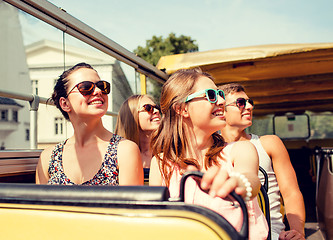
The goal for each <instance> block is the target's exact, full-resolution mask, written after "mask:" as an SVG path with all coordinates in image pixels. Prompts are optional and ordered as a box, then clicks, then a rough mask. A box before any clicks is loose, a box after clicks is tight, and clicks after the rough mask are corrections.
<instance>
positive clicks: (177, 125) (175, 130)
mask: <svg viewBox="0 0 333 240" xmlns="http://www.w3.org/2000/svg"><path fill="white" fill-rule="evenodd" d="M200 77H208V78H209V79H211V80H212V81H213V77H212V76H211V75H209V74H208V73H205V72H202V71H201V69H199V68H195V69H181V70H178V71H176V72H175V73H174V74H172V75H171V76H170V78H169V79H168V80H167V81H166V82H165V84H164V85H163V87H162V93H161V102H160V104H161V106H160V107H161V111H162V120H161V124H160V125H159V128H158V130H157V131H155V132H154V133H153V135H152V139H151V148H152V153H153V156H155V157H156V158H157V160H158V161H159V166H160V171H161V173H162V176H163V178H164V180H165V182H166V184H167V186H168V185H169V181H170V177H171V173H172V166H173V165H177V166H179V167H180V169H181V170H185V169H186V167H187V166H188V165H194V166H196V167H197V168H199V162H198V160H196V159H193V158H188V157H187V155H186V153H187V152H189V151H190V146H191V143H190V140H189V134H188V127H187V125H186V124H185V123H184V121H183V117H182V115H181V114H178V113H177V112H176V109H177V108H178V109H179V108H180V109H182V108H184V106H185V104H186V103H185V99H186V97H187V96H188V95H189V94H191V93H193V91H194V89H193V88H194V85H195V83H196V82H197V80H198V79H199V78H200ZM212 138H213V144H212V146H211V147H210V148H209V150H208V152H207V153H206V156H205V161H204V167H205V168H206V169H207V168H209V167H211V166H212V165H219V163H218V161H217V157H218V156H220V152H221V150H222V149H223V147H224V140H223V138H222V136H221V135H219V134H217V133H214V134H213V135H212Z"/></svg>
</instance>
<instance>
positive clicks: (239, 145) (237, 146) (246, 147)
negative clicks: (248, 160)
mask: <svg viewBox="0 0 333 240" xmlns="http://www.w3.org/2000/svg"><path fill="white" fill-rule="evenodd" d="M244 151H256V148H255V146H254V145H253V144H252V143H251V142H250V141H237V142H235V143H233V146H232V150H231V152H234V153H237V152H244Z"/></svg>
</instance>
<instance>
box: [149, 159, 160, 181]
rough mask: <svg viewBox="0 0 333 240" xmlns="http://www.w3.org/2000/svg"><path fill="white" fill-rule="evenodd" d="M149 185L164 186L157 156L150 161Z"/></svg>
mask: <svg viewBox="0 0 333 240" xmlns="http://www.w3.org/2000/svg"><path fill="white" fill-rule="evenodd" d="M149 185H150V186H162V175H161V172H160V168H159V166H158V162H157V158H156V157H153V158H152V160H151V163H150V172H149Z"/></svg>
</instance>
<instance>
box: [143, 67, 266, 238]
mask: <svg viewBox="0 0 333 240" xmlns="http://www.w3.org/2000/svg"><path fill="white" fill-rule="evenodd" d="M224 109H225V99H224V92H223V91H221V90H217V87H216V85H215V83H214V79H213V77H212V76H211V75H209V74H208V73H205V72H202V71H201V70H200V69H181V70H178V71H176V72H175V73H173V74H172V75H171V76H170V78H169V79H168V80H167V81H166V82H165V83H164V85H163V88H162V93H161V110H162V114H163V117H162V119H161V124H160V125H159V127H158V129H157V131H154V132H153V134H152V152H153V155H154V157H153V159H152V161H151V168H150V176H149V185H164V186H168V188H169V191H170V196H171V197H172V198H175V197H179V183H180V181H181V177H182V175H183V174H184V173H185V171H187V170H189V169H193V168H194V169H198V170H200V171H202V172H204V177H203V178H202V181H201V185H200V187H199V186H198V184H197V182H196V181H195V180H193V179H188V180H187V182H186V189H187V191H185V195H186V196H185V202H188V203H191V204H198V205H201V206H204V207H208V208H210V209H212V210H214V211H216V212H218V213H219V214H221V215H222V216H223V217H225V218H226V219H227V220H228V221H229V222H230V223H231V224H232V225H233V226H234V227H235V228H236V229H238V230H239V229H240V225H241V221H242V218H243V217H242V216H241V213H240V209H239V208H236V207H234V206H233V205H232V204H231V202H230V201H229V200H228V199H226V197H227V195H228V193H230V192H231V191H233V190H235V191H236V192H237V194H239V195H241V196H243V197H244V200H245V201H247V207H248V209H249V213H251V214H249V232H250V233H249V239H256V240H257V239H266V237H267V234H268V227H267V223H266V219H265V216H264V215H263V213H262V212H261V210H260V208H259V205H258V202H257V199H256V195H257V193H258V191H259V188H260V182H259V178H258V169H259V164H258V155H257V153H256V150H255V148H254V146H253V145H252V144H251V143H245V144H244V143H236V144H226V143H225V142H224V140H223V138H222V136H221V135H220V134H218V133H217V131H218V130H220V129H221V128H223V127H225V124H226V119H225V116H224ZM202 189H204V191H202ZM207 192H208V193H209V194H207Z"/></svg>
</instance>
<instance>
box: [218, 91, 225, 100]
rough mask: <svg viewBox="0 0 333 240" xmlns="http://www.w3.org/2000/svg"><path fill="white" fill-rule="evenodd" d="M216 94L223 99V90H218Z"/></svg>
mask: <svg viewBox="0 0 333 240" xmlns="http://www.w3.org/2000/svg"><path fill="white" fill-rule="evenodd" d="M218 94H219V95H220V97H221V98H223V99H225V96H224V92H223V91H222V90H218Z"/></svg>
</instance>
